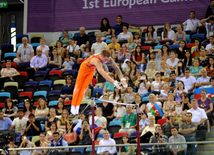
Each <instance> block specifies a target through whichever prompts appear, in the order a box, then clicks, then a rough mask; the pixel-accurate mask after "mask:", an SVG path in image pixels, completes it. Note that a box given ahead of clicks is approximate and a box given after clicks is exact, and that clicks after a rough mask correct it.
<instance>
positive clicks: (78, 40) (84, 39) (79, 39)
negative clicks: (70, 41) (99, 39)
mask: <svg viewBox="0 0 214 155" xmlns="http://www.w3.org/2000/svg"><path fill="white" fill-rule="evenodd" d="M75 44H76V45H79V46H81V45H82V44H85V45H89V37H88V35H86V34H85V28H84V27H80V35H78V36H76V37H75Z"/></svg>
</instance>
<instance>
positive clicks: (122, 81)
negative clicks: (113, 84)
mask: <svg viewBox="0 0 214 155" xmlns="http://www.w3.org/2000/svg"><path fill="white" fill-rule="evenodd" d="M120 84H122V85H123V87H124V88H127V86H128V85H127V83H126V79H125V78H122V79H121V80H120Z"/></svg>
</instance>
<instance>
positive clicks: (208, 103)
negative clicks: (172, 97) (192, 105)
mask: <svg viewBox="0 0 214 155" xmlns="http://www.w3.org/2000/svg"><path fill="white" fill-rule="evenodd" d="M198 106H199V107H200V108H201V109H204V111H205V113H206V114H207V117H208V119H207V120H206V125H207V129H208V132H210V122H209V120H212V113H213V101H212V100H211V99H210V98H208V97H207V91H206V90H205V89H202V90H201V98H199V99H198Z"/></svg>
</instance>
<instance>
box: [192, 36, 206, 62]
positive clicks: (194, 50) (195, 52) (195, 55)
mask: <svg viewBox="0 0 214 155" xmlns="http://www.w3.org/2000/svg"><path fill="white" fill-rule="evenodd" d="M201 48H204V47H203V46H202V45H201V39H199V38H195V46H193V47H191V53H192V58H193V59H197V58H199V57H200V55H199V53H200V50H201Z"/></svg>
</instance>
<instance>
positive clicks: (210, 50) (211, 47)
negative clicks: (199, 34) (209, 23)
mask: <svg viewBox="0 0 214 155" xmlns="http://www.w3.org/2000/svg"><path fill="white" fill-rule="evenodd" d="M209 41H210V43H209V44H208V45H207V46H206V52H207V53H206V54H207V55H208V56H212V55H214V36H213V35H211V36H210V38H209Z"/></svg>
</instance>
